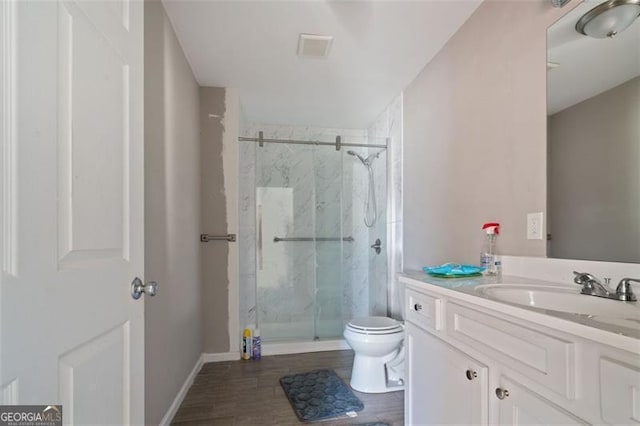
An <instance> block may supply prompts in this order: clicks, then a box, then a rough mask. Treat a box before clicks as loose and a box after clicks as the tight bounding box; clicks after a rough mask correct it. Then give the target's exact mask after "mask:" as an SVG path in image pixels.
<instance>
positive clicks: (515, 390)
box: [404, 280, 640, 425]
mask: <svg viewBox="0 0 640 426" xmlns="http://www.w3.org/2000/svg"><path fill="white" fill-rule="evenodd" d="M409 281H410V280H405V281H404V282H405V284H406V289H405V319H406V338H405V345H406V347H405V349H406V354H407V355H406V383H405V422H406V424H408V425H429V424H504V425H513V424H515V425H525V424H590V423H592V424H640V354H639V353H638V352H639V351H633V352H629V351H626V350H620V349H619V348H615V347H611V346H607V345H603V344H601V343H599V342H597V341H592V340H587V339H585V338H583V337H581V336H580V335H579V334H570V333H567V332H566V330H563V329H562V327H561V326H559V327H558V329H554V328H552V327H550V326H549V324H552V323H550V322H548V321H547V322H546V324H545V325H541V324H537V323H535V322H532V320H531V316H530V315H529V316H523V317H522V318H519V317H518V316H515V315H514V313H517V312H518V310H517V309H516V310H514V309H511V310H510V311H509V314H505V313H504V312H501V311H500V308H499V306H500V305H499V304H497V305H496V304H495V303H494V305H492V307H491V308H489V307H488V306H489V305H487V304H486V303H485V302H486V301H485V300H484V299H480V298H477V297H475V296H470V295H468V294H464V295H460V296H459V295H458V292H456V291H452V290H447V289H441V288H433V289H432V286H430V285H428V284H425V283H415V284H412V283H410V282H409ZM585 297H587V296H585ZM475 299H478V303H477V305H476V304H475V303H474V302H475ZM540 315H543V314H540ZM525 318H526V319H525ZM560 325H562V323H560ZM638 349H639V350H640V344H639V345H638Z"/></svg>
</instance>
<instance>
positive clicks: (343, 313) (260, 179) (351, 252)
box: [239, 122, 386, 339]
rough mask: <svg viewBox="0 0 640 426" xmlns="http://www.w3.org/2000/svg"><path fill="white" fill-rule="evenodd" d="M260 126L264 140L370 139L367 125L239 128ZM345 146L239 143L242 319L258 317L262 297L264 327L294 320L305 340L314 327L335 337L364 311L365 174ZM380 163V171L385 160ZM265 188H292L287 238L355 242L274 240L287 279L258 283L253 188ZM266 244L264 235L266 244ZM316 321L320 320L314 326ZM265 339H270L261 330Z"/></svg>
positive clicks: (250, 131) (253, 131) (252, 131)
mask: <svg viewBox="0 0 640 426" xmlns="http://www.w3.org/2000/svg"><path fill="white" fill-rule="evenodd" d="M241 123H242V122H241ZM259 130H262V131H263V132H264V136H265V138H277V139H301V140H320V141H326V142H333V141H335V136H336V135H341V136H342V137H343V140H345V141H347V140H348V141H353V142H358V143H367V140H368V138H367V131H366V130H347V129H328V128H316V127H298V126H278V125H269V124H247V123H246V122H245V124H244V125H242V127H241V134H242V135H243V136H248V137H255V136H256V135H257V132H258V131H259ZM345 151H346V150H341V151H340V152H336V151H335V150H334V149H332V148H331V147H327V146H320V147H313V146H308V145H279V144H265V146H264V147H263V148H258V147H257V144H256V143H254V142H240V182H239V184H240V188H239V190H240V218H239V221H240V235H239V244H240V247H239V249H240V252H241V253H243V255H242V257H241V260H240V315H241V318H240V321H241V325H244V324H251V323H255V322H256V318H257V317H256V315H257V314H258V312H257V311H256V300H259V301H260V303H259V306H258V308H257V309H259V310H260V311H259V319H260V322H261V323H262V324H261V327H263V324H265V323H279V324H281V325H282V326H283V327H284V329H286V327H287V324H292V327H293V326H295V327H297V328H296V329H295V330H296V331H295V332H300V330H303V334H305V336H306V337H307V338H311V337H313V334H312V333H313V332H314V331H315V333H316V335H318V336H319V337H336V336H339V335H340V333H341V329H342V323H343V321H344V320H346V319H348V318H351V317H355V316H363V315H368V314H369V308H370V305H371V303H370V302H369V270H370V266H369V263H370V262H369V251H370V249H369V248H368V245H369V239H370V237H369V230H368V229H367V228H366V227H365V226H364V224H363V222H362V206H363V204H362V203H363V197H364V196H365V195H366V190H367V186H366V185H367V173H366V169H365V168H364V167H362V164H360V163H359V162H356V161H354V160H355V159H354V158H353V157H351V156H348V155H346V153H345ZM379 160H383V159H382V157H381V158H380V159H379ZM380 166H381V167H382V168H383V169H384V167H383V166H384V161H380ZM310 171H313V173H310ZM379 180H381V181H383V182H384V181H385V179H384V178H381V179H379ZM340 182H342V185H340ZM265 186H267V187H269V186H272V187H287V188H293V191H294V194H296V195H294V200H295V201H294V212H295V213H294V217H295V221H294V223H293V225H292V228H291V229H289V230H288V233H289V234H290V235H287V236H313V235H317V236H319V237H321V236H325V237H339V236H340V235H343V236H352V237H353V238H354V240H355V241H354V242H353V243H344V244H342V248H341V249H340V246H341V245H340V244H339V243H336V242H316V243H315V245H314V243H276V244H287V246H285V247H286V248H285V249H284V250H285V252H284V253H286V254H285V255H284V256H283V257H284V258H283V259H282V262H281V265H280V267H281V268H287V269H288V270H289V273H288V274H285V275H284V276H285V277H287V278H286V281H287V282H278V283H269V285H260V286H257V285H256V283H257V282H259V281H260V279H261V277H264V275H260V274H264V273H265V271H264V269H263V270H258V269H257V268H256V266H257V264H256V256H255V253H256V235H257V234H256V229H257V228H256V187H265ZM381 198H384V197H381ZM381 202H382V203H384V201H381ZM354 206H355V208H354ZM384 210H385V208H384V207H382V208H381V211H384ZM380 223H384V221H382V222H380ZM271 242H272V241H263V250H267V249H268V247H269V243H271ZM336 265H340V267H338V268H336ZM262 266H263V268H264V267H265V265H262ZM256 271H258V274H256ZM269 276H270V275H269ZM269 279H271V278H269ZM257 287H260V288H259V289H258V288H257ZM385 301H386V300H385ZM314 319H316V320H317V321H318V324H317V329H316V330H313V322H314ZM307 333H308V335H306V334H307ZM305 336H298V337H305ZM263 337H264V338H265V339H268V338H269V336H267V335H266V334H265V332H264V331H263ZM281 337H284V336H281Z"/></svg>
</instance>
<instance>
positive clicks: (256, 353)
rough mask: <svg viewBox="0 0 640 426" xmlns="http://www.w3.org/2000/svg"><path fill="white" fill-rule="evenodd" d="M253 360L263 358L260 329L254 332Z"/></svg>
mask: <svg viewBox="0 0 640 426" xmlns="http://www.w3.org/2000/svg"><path fill="white" fill-rule="evenodd" d="M252 349H253V359H260V358H262V339H260V329H259V328H256V329H255V330H253V346H252Z"/></svg>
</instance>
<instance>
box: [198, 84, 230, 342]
mask: <svg viewBox="0 0 640 426" xmlns="http://www.w3.org/2000/svg"><path fill="white" fill-rule="evenodd" d="M225 112H226V111H225V89H223V88H217V87H202V88H200V125H201V128H200V149H201V155H200V168H201V170H202V175H201V176H202V189H201V200H202V221H201V223H202V230H203V231H202V232H206V233H208V234H214V235H225V234H226V233H227V219H226V217H227V210H226V199H225V185H224V175H223V168H222V137H223V132H224V127H223V125H222V122H223V121H222V120H223V118H224V115H225ZM212 115H213V116H218V117H212ZM231 244H237V243H231ZM228 255H229V244H228V243H226V242H223V241H216V242H210V243H207V244H203V245H202V251H201V256H202V280H203V287H202V309H203V313H204V323H203V332H204V352H206V353H220V352H228V351H229V350H230V348H229V279H228V276H227V270H228V269H227V268H228V265H227V263H228ZM234 349H235V348H234Z"/></svg>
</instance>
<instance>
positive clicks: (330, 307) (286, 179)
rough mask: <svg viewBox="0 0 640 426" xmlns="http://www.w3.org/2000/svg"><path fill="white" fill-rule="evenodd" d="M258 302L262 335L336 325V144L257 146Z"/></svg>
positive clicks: (320, 333)
mask: <svg viewBox="0 0 640 426" xmlns="http://www.w3.org/2000/svg"><path fill="white" fill-rule="evenodd" d="M256 160H257V161H256V243H257V245H256V257H257V258H256V286H257V288H256V298H257V300H256V302H257V303H256V307H257V322H258V326H259V327H260V328H261V333H262V336H263V338H264V339H265V340H279V341H282V340H289V339H291V340H311V339H317V338H322V337H337V336H339V335H340V333H341V331H342V325H343V322H342V319H343V315H342V308H341V304H340V300H341V294H342V277H341V275H342V274H341V258H342V255H341V253H342V243H343V241H342V235H341V234H342V229H341V223H342V220H341V212H342V208H341V207H342V202H341V200H342V186H341V182H342V176H341V170H342V163H341V155H340V153H339V152H336V151H335V150H330V149H326V148H324V147H315V146H309V145H284V144H267V145H265V146H264V147H262V148H260V149H258V150H257V153H256Z"/></svg>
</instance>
